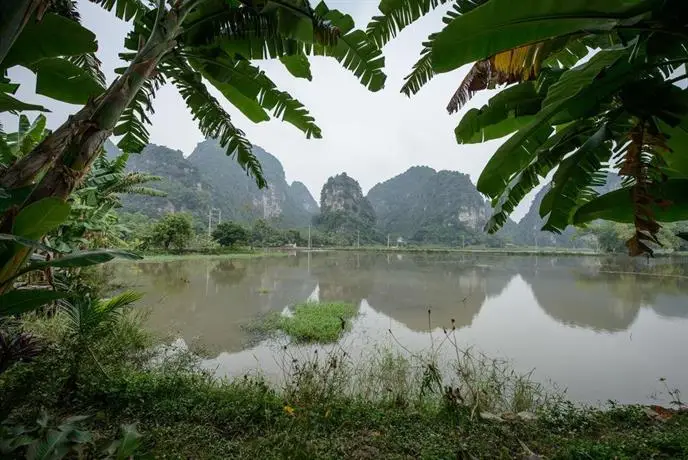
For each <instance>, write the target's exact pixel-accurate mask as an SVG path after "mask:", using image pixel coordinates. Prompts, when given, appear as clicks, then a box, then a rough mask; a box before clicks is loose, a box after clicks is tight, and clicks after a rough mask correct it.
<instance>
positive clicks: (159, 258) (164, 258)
mask: <svg viewBox="0 0 688 460" xmlns="http://www.w3.org/2000/svg"><path fill="white" fill-rule="evenodd" d="M287 255H288V254H287V253H286V252H283V251H278V250H274V251H253V252H222V253H217V254H204V253H193V252H188V253H186V252H185V253H179V254H173V253H168V254H161V253H148V254H143V259H142V260H138V261H136V262H137V263H145V262H170V261H175V260H205V259H213V260H236V259H242V260H243V259H257V258H261V257H286V256H287ZM115 260H116V261H117V260H119V259H115ZM122 262H125V263H126V262H127V261H126V260H120V263H122Z"/></svg>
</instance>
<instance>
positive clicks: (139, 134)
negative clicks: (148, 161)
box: [113, 74, 165, 153]
mask: <svg viewBox="0 0 688 460" xmlns="http://www.w3.org/2000/svg"><path fill="white" fill-rule="evenodd" d="M164 83H165V78H164V76H163V75H162V74H157V75H156V76H154V77H153V78H151V79H149V80H146V81H145V83H144V85H143V86H142V87H141V89H140V90H139V92H138V93H136V96H135V97H134V100H133V101H131V103H130V104H129V106H128V107H127V108H126V109H125V110H124V112H123V113H122V116H121V117H120V119H119V123H118V124H117V126H115V129H114V130H113V135H115V136H122V138H121V139H120V140H119V142H118V143H117V147H119V148H120V149H121V150H122V151H123V152H126V153H140V152H141V150H143V148H144V147H145V146H146V144H148V136H149V133H148V128H146V125H149V124H150V123H151V121H150V118H148V115H149V114H152V113H154V109H153V99H155V93H156V92H157V90H158V89H159V88H160V87H161V86H162V85H163V84H164Z"/></svg>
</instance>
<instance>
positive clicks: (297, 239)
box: [286, 230, 303, 245]
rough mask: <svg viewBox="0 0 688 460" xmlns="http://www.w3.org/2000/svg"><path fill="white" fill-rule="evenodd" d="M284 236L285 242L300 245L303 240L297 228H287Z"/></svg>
mask: <svg viewBox="0 0 688 460" xmlns="http://www.w3.org/2000/svg"><path fill="white" fill-rule="evenodd" d="M286 237H287V242H289V243H291V244H296V245H300V244H301V242H302V241H303V238H301V233H300V232H299V231H298V230H287V234H286Z"/></svg>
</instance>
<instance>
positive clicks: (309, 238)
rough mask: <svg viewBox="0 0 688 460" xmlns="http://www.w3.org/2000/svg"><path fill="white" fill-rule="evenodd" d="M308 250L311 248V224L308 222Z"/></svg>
mask: <svg viewBox="0 0 688 460" xmlns="http://www.w3.org/2000/svg"><path fill="white" fill-rule="evenodd" d="M308 250H309V251H310V250H311V224H308Z"/></svg>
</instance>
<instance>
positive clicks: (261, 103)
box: [193, 58, 322, 138]
mask: <svg viewBox="0 0 688 460" xmlns="http://www.w3.org/2000/svg"><path fill="white" fill-rule="evenodd" d="M193 64H194V66H197V64H198V63H196V62H195V61H194V62H193ZM198 69H199V70H200V71H202V72H203V75H204V76H205V77H206V79H207V80H208V81H209V82H210V83H211V84H212V85H213V86H215V87H216V88H217V89H218V90H220V92H221V93H222V94H223V95H224V96H225V97H227V99H228V100H229V101H230V102H231V103H232V104H233V105H234V106H235V107H236V108H238V109H239V110H241V112H242V113H243V114H244V115H246V116H247V117H248V118H249V119H250V120H251V121H253V122H255V123H259V122H261V121H267V120H269V119H270V117H269V116H268V114H267V112H266V110H270V111H272V113H273V115H274V116H275V117H279V118H281V119H282V120H284V121H286V122H287V123H291V124H292V125H294V126H295V127H297V128H299V129H300V130H301V131H303V132H304V133H305V134H306V137H307V138H310V137H315V138H320V137H322V134H321V132H320V128H319V127H318V126H317V125H316V124H315V120H314V119H313V117H312V116H311V115H310V114H309V113H308V110H306V108H305V107H304V106H303V104H301V103H300V102H299V101H297V100H296V99H294V98H292V97H291V96H290V95H289V93H287V92H284V91H279V90H278V89H277V87H276V85H275V83H274V82H273V81H272V80H270V78H268V76H267V75H266V74H265V72H263V71H261V70H260V69H259V68H258V67H255V66H253V65H251V63H250V62H248V61H245V60H239V61H234V62H232V61H229V60H228V59H227V58H216V59H215V60H214V61H212V62H211V63H208V64H206V65H203V66H201V65H198Z"/></svg>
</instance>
